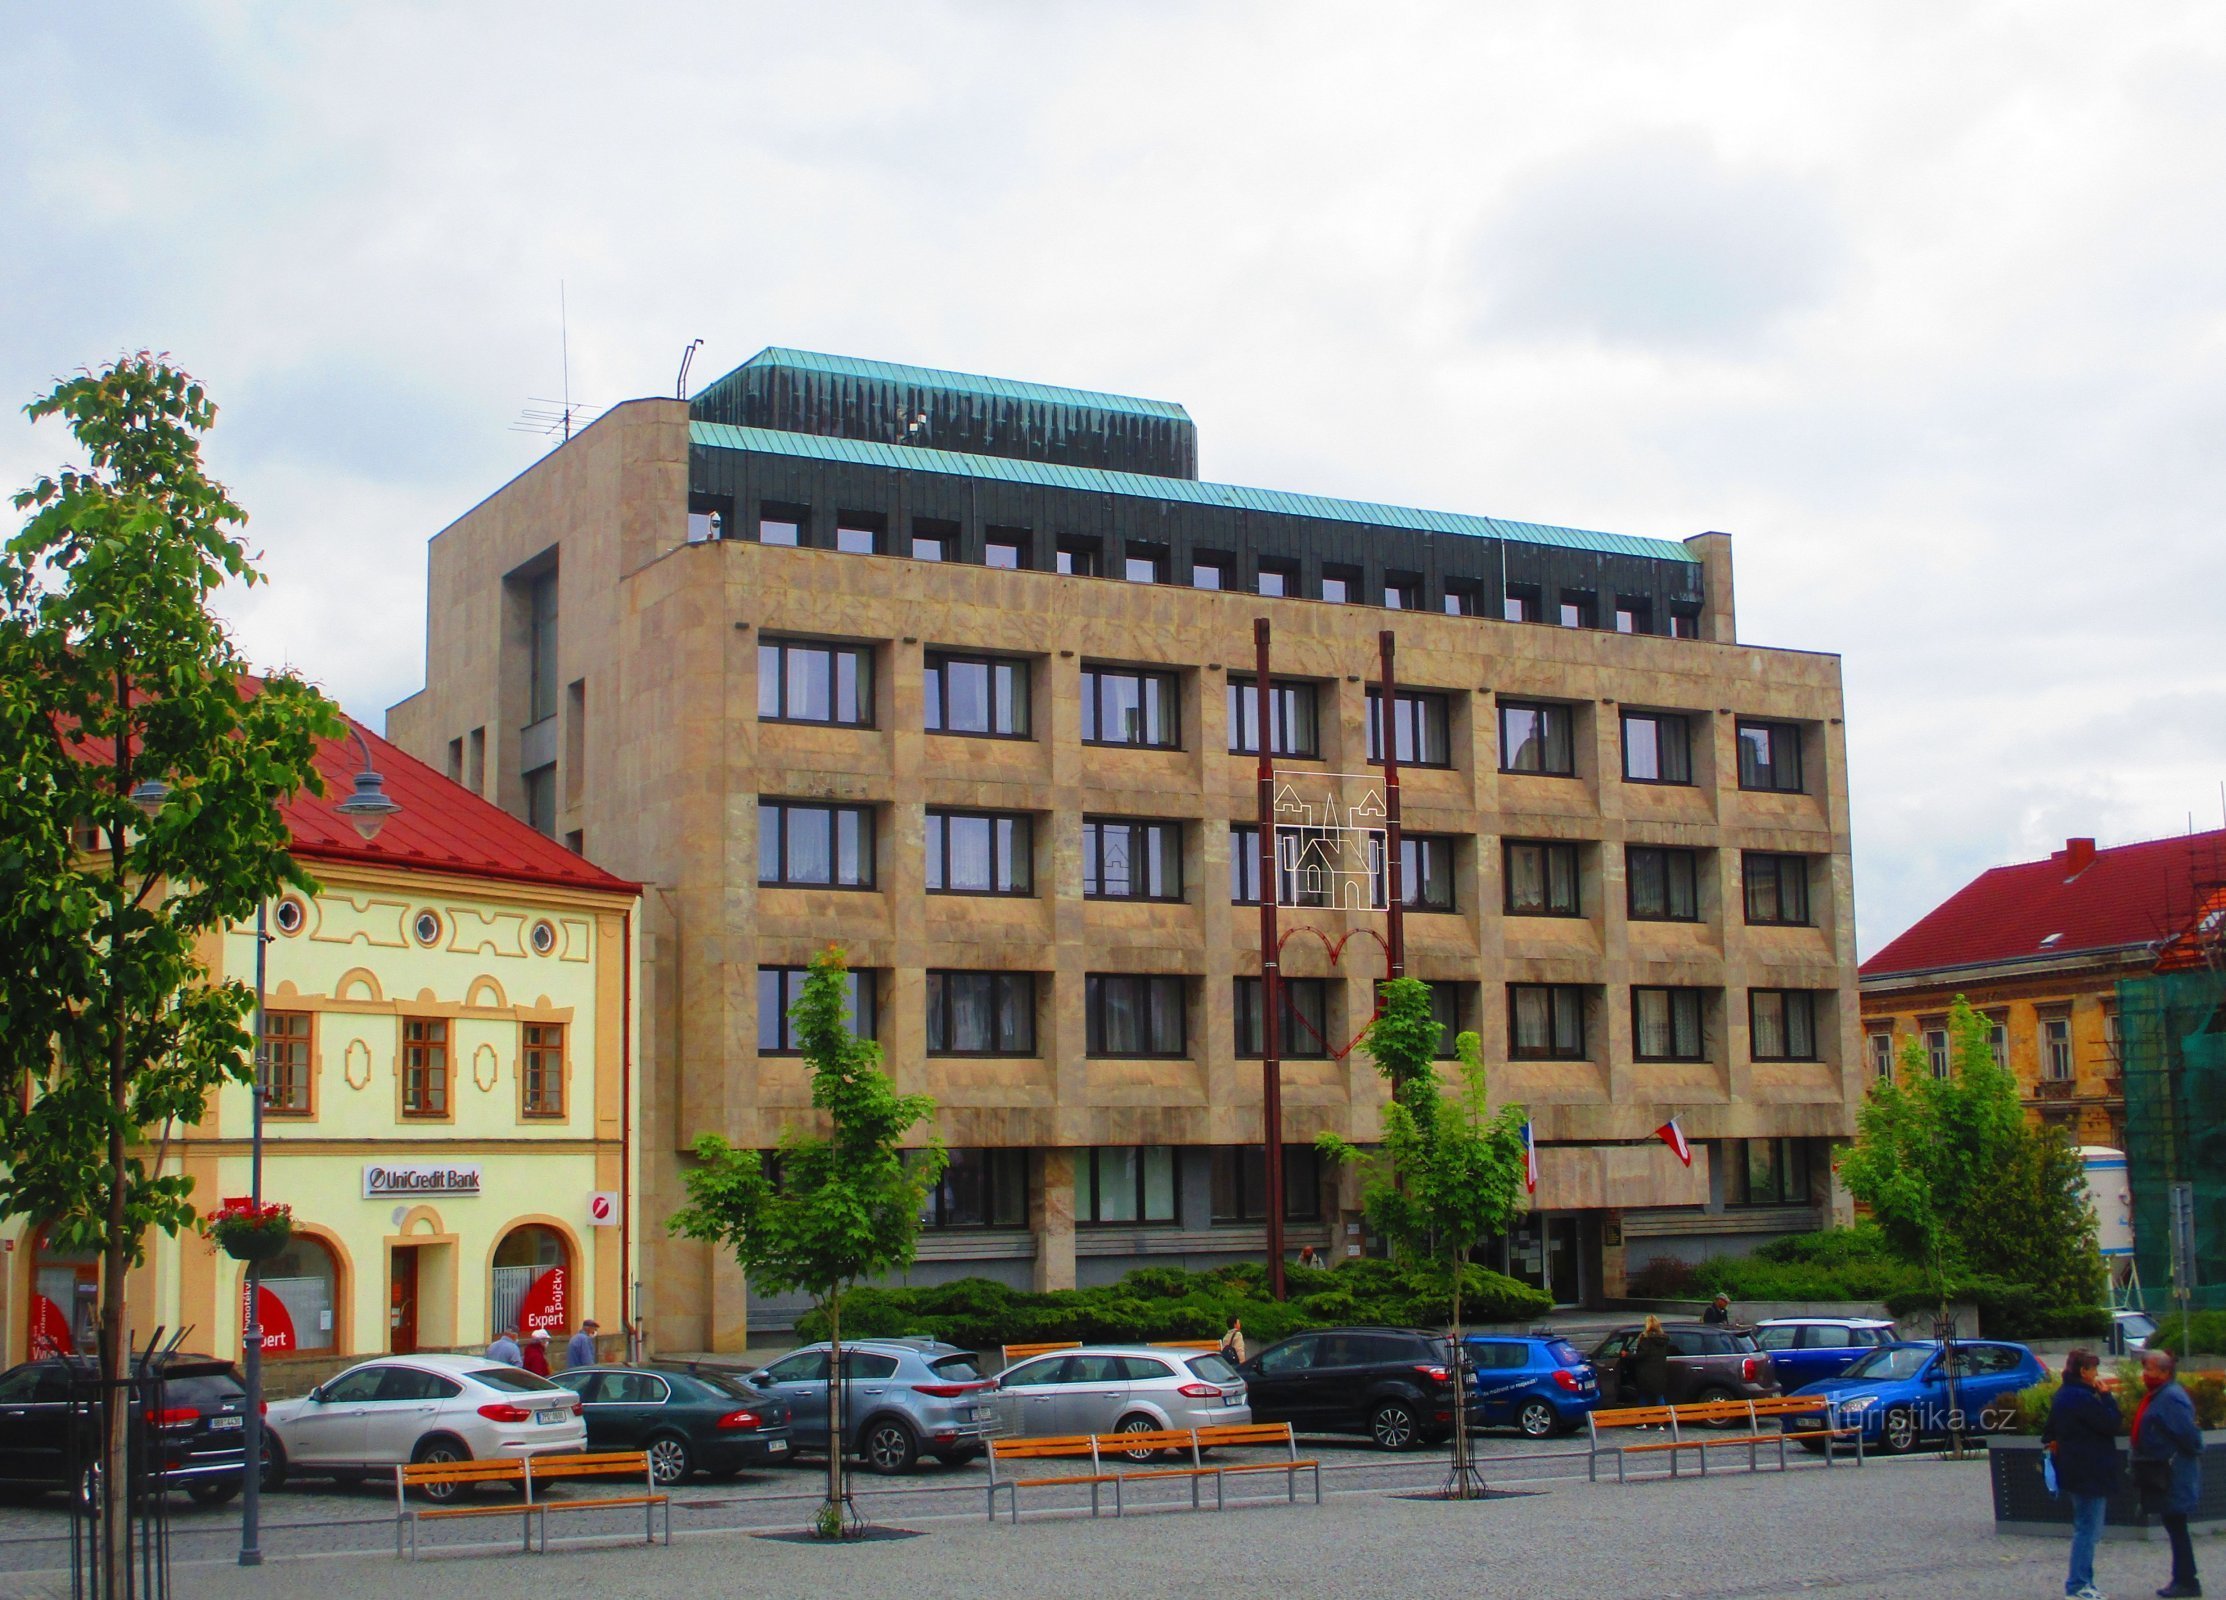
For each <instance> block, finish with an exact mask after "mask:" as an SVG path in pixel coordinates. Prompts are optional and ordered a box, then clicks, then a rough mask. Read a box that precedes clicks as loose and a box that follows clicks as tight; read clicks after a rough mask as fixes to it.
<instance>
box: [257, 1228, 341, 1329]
mask: <svg viewBox="0 0 2226 1600" xmlns="http://www.w3.org/2000/svg"><path fill="white" fill-rule="evenodd" d="M340 1315H341V1309H340V1264H339V1262H338V1261H336V1260H335V1259H334V1257H333V1253H332V1247H331V1246H330V1245H328V1244H326V1243H325V1242H324V1241H323V1240H322V1239H319V1238H317V1237H316V1236H315V1235H313V1234H306V1233H297V1234H295V1235H294V1237H293V1240H292V1242H290V1243H289V1244H288V1245H287V1246H286V1248H285V1249H284V1250H282V1251H280V1252H279V1253H278V1254H277V1255H275V1256H273V1257H271V1259H270V1260H268V1261H266V1262H264V1263H263V1303H262V1318H261V1320H262V1324H263V1353H264V1354H265V1355H301V1354H307V1353H311V1352H316V1351H328V1352H329V1351H333V1350H337V1349H339V1348H340V1341H339V1327H340Z"/></svg>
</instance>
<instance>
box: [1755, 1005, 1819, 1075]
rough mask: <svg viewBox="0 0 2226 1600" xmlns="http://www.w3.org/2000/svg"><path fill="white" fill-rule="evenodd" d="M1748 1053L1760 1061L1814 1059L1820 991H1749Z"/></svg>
mask: <svg viewBox="0 0 2226 1600" xmlns="http://www.w3.org/2000/svg"><path fill="white" fill-rule="evenodd" d="M1747 1025H1748V1040H1747V1042H1748V1053H1749V1054H1750V1055H1751V1056H1753V1058H1754V1059H1755V1060H1757V1061H1814V1060H1816V1059H1817V1051H1816V995H1815V993H1814V992H1813V991H1811V990H1808V989H1751V990H1749V991H1748V992H1747Z"/></svg>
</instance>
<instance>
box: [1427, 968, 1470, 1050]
mask: <svg viewBox="0 0 2226 1600" xmlns="http://www.w3.org/2000/svg"><path fill="white" fill-rule="evenodd" d="M1424 981H1425V983H1426V985H1427V986H1428V988H1429V990H1430V1015H1431V1016H1432V1017H1433V1018H1434V1019H1435V1020H1436V1022H1437V1024H1438V1028H1439V1034H1438V1048H1437V1050H1436V1052H1435V1055H1436V1059H1437V1060H1439V1061H1457V1060H1459V1059H1460V1054H1461V1052H1460V1048H1459V1046H1460V1039H1461V1035H1462V1034H1463V1033H1467V1032H1473V1031H1474V1030H1473V1029H1469V1028H1466V1027H1464V1026H1463V1024H1464V1023H1465V1022H1466V1021H1467V1020H1468V1010H1469V1005H1468V1000H1469V991H1470V990H1472V989H1474V988H1475V987H1476V985H1475V984H1473V983H1470V982H1468V981H1466V980H1464V979H1457V978H1442V979H1426V980H1424ZM1440 1001H1445V1002H1448V1003H1447V1004H1444V1005H1442V1006H1441V1005H1440ZM1441 1011H1449V1012H1451V1013H1452V1016H1451V1019H1450V1020H1448V1019H1447V1018H1446V1017H1445V1016H1442V1015H1440V1012H1441Z"/></svg>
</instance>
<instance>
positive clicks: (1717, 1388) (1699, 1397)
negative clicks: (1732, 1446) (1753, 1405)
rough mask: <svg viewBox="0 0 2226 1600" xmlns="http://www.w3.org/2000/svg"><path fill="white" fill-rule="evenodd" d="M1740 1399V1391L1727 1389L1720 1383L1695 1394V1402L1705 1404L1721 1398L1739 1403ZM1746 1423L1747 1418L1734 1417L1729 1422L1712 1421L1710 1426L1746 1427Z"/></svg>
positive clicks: (1711, 1403)
mask: <svg viewBox="0 0 2226 1600" xmlns="http://www.w3.org/2000/svg"><path fill="white" fill-rule="evenodd" d="M1740 1399H1741V1396H1740V1394H1739V1393H1738V1391H1736V1390H1733V1389H1727V1388H1725V1387H1724V1386H1723V1385H1722V1384H1720V1383H1719V1384H1713V1385H1711V1386H1710V1387H1708V1388H1706V1389H1703V1390H1701V1392H1700V1393H1699V1394H1696V1395H1694V1396H1693V1402H1694V1404H1696V1405H1704V1406H1712V1405H1714V1404H1716V1403H1717V1402H1718V1401H1720V1400H1729V1401H1732V1402H1734V1403H1737V1402H1738V1401H1739V1400H1740ZM1746 1425H1747V1424H1746V1420H1745V1419H1744V1418H1734V1419H1732V1420H1731V1421H1729V1422H1711V1423H1709V1424H1708V1426H1709V1427H1711V1428H1744V1427H1745V1426H1746Z"/></svg>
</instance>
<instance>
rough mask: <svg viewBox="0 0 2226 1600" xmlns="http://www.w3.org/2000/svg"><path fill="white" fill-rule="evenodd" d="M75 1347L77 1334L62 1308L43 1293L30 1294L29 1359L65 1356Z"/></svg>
mask: <svg viewBox="0 0 2226 1600" xmlns="http://www.w3.org/2000/svg"><path fill="white" fill-rule="evenodd" d="M76 1349H77V1335H76V1334H74V1333H72V1332H71V1331H70V1319H69V1318H68V1317H67V1316H65V1315H64V1314H63V1312H62V1308H61V1307H60V1306H58V1305H56V1304H55V1303H54V1302H53V1301H51V1300H49V1299H48V1298H47V1297H46V1296H45V1295H43V1294H35V1295H33V1296H31V1359H32V1360H33V1361H38V1360H41V1359H43V1358H44V1357H47V1356H66V1355H69V1354H71V1353H72V1352H74V1351H75V1350H76Z"/></svg>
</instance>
